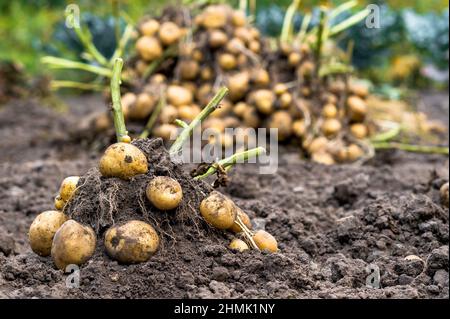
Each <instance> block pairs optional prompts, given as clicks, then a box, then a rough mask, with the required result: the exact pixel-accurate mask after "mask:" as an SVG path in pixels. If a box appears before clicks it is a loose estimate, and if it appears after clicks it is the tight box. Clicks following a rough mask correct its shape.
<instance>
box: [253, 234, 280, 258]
mask: <svg viewBox="0 0 450 319" xmlns="http://www.w3.org/2000/svg"><path fill="white" fill-rule="evenodd" d="M253 240H254V242H255V244H256V246H258V248H259V249H261V250H267V251H270V252H272V253H275V252H277V251H278V243H277V240H276V239H275V237H273V236H272V235H271V234H269V233H268V232H266V231H264V230H258V231H257V232H256V233H255V235H253Z"/></svg>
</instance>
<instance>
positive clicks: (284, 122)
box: [269, 111, 292, 141]
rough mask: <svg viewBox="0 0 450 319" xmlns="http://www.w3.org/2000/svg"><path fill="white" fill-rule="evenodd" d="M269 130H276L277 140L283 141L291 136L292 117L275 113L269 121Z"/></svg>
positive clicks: (282, 113) (282, 112) (284, 113)
mask: <svg viewBox="0 0 450 319" xmlns="http://www.w3.org/2000/svg"><path fill="white" fill-rule="evenodd" d="M269 128H276V129H278V139H279V140H280V141H284V140H286V139H287V138H289V137H290V136H291V134H292V117H291V115H290V114H289V112H286V111H277V112H275V113H273V115H272V116H271V118H270V121H269Z"/></svg>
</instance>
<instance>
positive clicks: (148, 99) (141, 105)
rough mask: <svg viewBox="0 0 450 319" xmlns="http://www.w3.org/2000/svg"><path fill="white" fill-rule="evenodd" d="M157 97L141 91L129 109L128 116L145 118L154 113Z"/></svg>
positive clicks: (136, 118) (135, 118)
mask: <svg viewBox="0 0 450 319" xmlns="http://www.w3.org/2000/svg"><path fill="white" fill-rule="evenodd" d="M155 105H156V99H155V98H154V97H153V96H152V95H150V94H148V93H141V94H139V95H138V96H137V99H136V102H135V103H134V104H132V105H131V106H130V108H129V111H128V116H129V118H130V119H133V120H144V119H146V118H147V117H148V116H149V115H150V113H152V111H153V108H154V106H155Z"/></svg>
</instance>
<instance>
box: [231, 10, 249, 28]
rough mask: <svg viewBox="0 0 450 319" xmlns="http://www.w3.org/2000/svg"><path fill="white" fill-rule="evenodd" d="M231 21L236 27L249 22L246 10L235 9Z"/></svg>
mask: <svg viewBox="0 0 450 319" xmlns="http://www.w3.org/2000/svg"><path fill="white" fill-rule="evenodd" d="M231 22H232V23H233V25H234V26H235V27H243V26H245V24H246V23H247V17H246V16H245V12H243V11H241V10H235V11H233V14H232V16H231Z"/></svg>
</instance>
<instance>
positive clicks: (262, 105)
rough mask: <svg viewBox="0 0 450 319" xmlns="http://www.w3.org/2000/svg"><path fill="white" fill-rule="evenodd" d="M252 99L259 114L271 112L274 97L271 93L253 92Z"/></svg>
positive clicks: (266, 91) (265, 91)
mask: <svg viewBox="0 0 450 319" xmlns="http://www.w3.org/2000/svg"><path fill="white" fill-rule="evenodd" d="M254 98H255V105H256V107H257V108H258V111H259V112H261V113H262V114H265V115H268V114H270V113H272V112H273V109H274V104H275V99H276V97H275V94H274V93H273V92H272V91H270V90H258V91H256V92H255V95H254Z"/></svg>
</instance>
